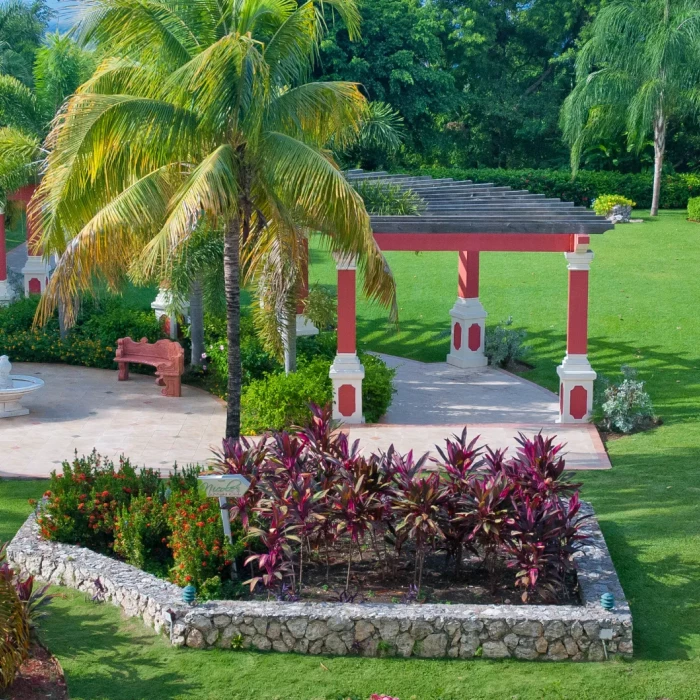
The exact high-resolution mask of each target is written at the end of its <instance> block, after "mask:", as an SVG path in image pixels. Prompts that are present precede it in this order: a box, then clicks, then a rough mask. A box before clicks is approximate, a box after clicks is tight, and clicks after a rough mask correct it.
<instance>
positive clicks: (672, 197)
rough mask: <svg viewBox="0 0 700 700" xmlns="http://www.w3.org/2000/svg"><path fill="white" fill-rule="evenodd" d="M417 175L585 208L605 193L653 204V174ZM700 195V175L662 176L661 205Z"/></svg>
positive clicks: (448, 171)
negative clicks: (489, 186)
mask: <svg viewBox="0 0 700 700" xmlns="http://www.w3.org/2000/svg"><path fill="white" fill-rule="evenodd" d="M414 173H415V174H416V175H431V176H432V177H440V178H441V177H452V178H454V179H455V180H472V181H473V182H491V183H493V184H494V185H498V186H508V187H512V188H513V189H516V190H529V191H530V192H534V193H537V194H544V195H545V196H547V197H559V198H560V199H563V200H564V201H567V202H573V203H574V204H579V205H582V206H585V207H588V206H590V205H591V202H592V201H593V200H594V199H596V198H597V197H600V196H601V195H603V194H605V193H606V192H625V193H626V194H627V196H628V197H629V198H630V199H633V200H634V201H635V202H636V203H637V206H638V207H645V208H646V207H650V206H651V195H652V178H653V175H652V173H642V174H627V173H618V172H614V171H609V170H601V171H593V170H579V172H578V174H577V175H576V179H575V180H572V179H571V171H570V170H548V169H544V168H542V169H522V170H505V169H501V168H470V169H467V168H445V167H428V166H425V167H422V168H419V169H416V170H415V171H414ZM697 196H700V175H698V174H695V173H676V174H673V175H663V176H662V178H661V208H662V209H685V208H686V206H687V204H688V199H689V198H691V197H697Z"/></svg>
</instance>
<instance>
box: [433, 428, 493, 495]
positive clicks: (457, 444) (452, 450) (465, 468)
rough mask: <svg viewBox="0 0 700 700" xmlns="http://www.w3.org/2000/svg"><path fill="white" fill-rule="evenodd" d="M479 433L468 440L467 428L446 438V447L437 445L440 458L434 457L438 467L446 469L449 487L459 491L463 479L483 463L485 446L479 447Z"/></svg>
mask: <svg viewBox="0 0 700 700" xmlns="http://www.w3.org/2000/svg"><path fill="white" fill-rule="evenodd" d="M479 437H480V436H479V435H477V436H476V437H475V438H474V439H473V440H471V441H470V442H467V429H466V427H465V428H464V430H463V431H462V433H461V435H453V436H452V438H447V439H446V440H445V449H444V450H443V449H442V448H441V447H438V446H437V445H436V446H435V449H436V450H437V452H438V454H439V455H440V459H435V458H432V459H431V461H432V462H435V463H436V464H437V465H438V467H439V468H440V469H442V470H444V474H445V477H446V482H447V487H448V488H449V489H452V490H454V491H459V489H460V488H461V484H462V482H463V481H465V480H466V479H468V478H469V477H470V476H472V475H473V474H474V473H475V472H477V471H478V470H479V469H480V467H481V466H482V464H483V459H482V457H481V453H482V451H483V447H477V446H476V443H477V442H478V441H479Z"/></svg>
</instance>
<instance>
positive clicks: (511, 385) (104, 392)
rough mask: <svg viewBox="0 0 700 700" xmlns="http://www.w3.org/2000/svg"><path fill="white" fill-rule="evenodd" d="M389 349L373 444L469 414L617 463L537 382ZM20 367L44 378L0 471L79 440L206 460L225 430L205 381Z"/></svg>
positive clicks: (495, 435) (369, 435) (400, 439)
mask: <svg viewBox="0 0 700 700" xmlns="http://www.w3.org/2000/svg"><path fill="white" fill-rule="evenodd" d="M383 357H384V359H385V360H386V361H387V362H389V363H390V364H391V365H392V366H395V367H396V368H397V377H396V386H397V393H396V395H395V397H394V402H393V404H392V406H391V408H390V410H389V412H388V414H387V416H386V418H385V422H384V423H382V424H378V425H367V426H360V427H357V428H352V429H351V430H350V434H351V436H352V437H353V438H356V437H357V438H360V439H361V440H362V444H363V445H365V446H366V449H371V450H374V449H386V448H387V447H388V446H389V444H390V443H392V442H393V443H394V445H395V446H396V447H397V449H399V450H401V451H408V450H409V449H413V450H414V451H416V452H417V453H421V454H422V453H423V452H426V451H429V450H432V449H433V446H434V445H435V443H442V441H443V440H444V438H445V437H447V436H448V435H450V434H451V433H456V432H461V430H462V428H463V427H464V425H465V424H467V425H468V426H469V433H470V434H471V435H481V437H482V441H483V442H484V443H487V444H489V445H490V446H491V447H494V448H495V447H505V446H508V445H512V444H514V440H513V438H514V436H515V435H517V433H518V431H523V432H525V433H535V432H537V431H539V430H543V431H544V432H545V433H547V434H557V435H559V437H560V439H561V440H562V441H563V442H566V443H567V451H568V456H567V464H568V465H569V466H570V467H571V468H579V469H607V468H610V462H609V461H608V458H607V455H606V454H605V451H604V449H603V446H602V443H601V442H600V438H599V437H598V433H597V431H596V430H595V428H593V427H592V426H567V427H564V426H559V425H556V424H555V420H556V415H557V399H556V397H555V396H554V394H552V393H550V392H548V391H546V390H545V389H543V388H541V387H539V386H537V385H535V384H532V383H531V382H527V381H525V380H522V379H520V378H518V377H515V376H513V375H511V374H508V373H507V372H502V371H500V370H494V369H491V368H489V369H485V370H478V371H473V370H472V371H466V370H458V369H456V368H452V367H449V366H448V365H446V364H442V363H438V364H423V363H420V362H414V361H411V360H403V359H401V358H396V357H389V356H383ZM13 373H15V374H32V375H36V376H38V377H40V378H41V379H43V380H44V382H45V386H44V388H43V389H42V390H40V391H38V392H36V393H34V394H32V395H31V396H29V397H28V398H27V399H25V400H24V404H25V405H26V406H27V408H29V409H30V411H31V413H30V414H29V415H27V416H20V417H16V418H7V419H2V420H0V477H3V476H38V477H44V476H48V475H49V474H50V472H51V471H52V470H54V469H57V468H59V467H60V465H61V461H62V460H63V459H66V458H70V457H71V456H72V454H73V452H74V451H75V450H78V452H79V453H86V452H90V451H91V450H92V449H93V448H96V449H97V451H98V452H100V453H101V454H103V455H105V456H109V457H112V458H114V459H116V458H118V457H119V455H120V454H125V455H127V456H128V457H130V458H131V460H132V462H134V463H135V464H137V465H146V466H148V467H151V468H154V469H161V470H167V469H168V468H170V467H172V465H173V464H174V463H175V462H177V463H178V464H180V465H185V464H188V463H192V462H200V463H203V462H205V461H206V460H207V459H208V458H209V457H210V456H211V447H218V446H219V445H220V441H221V436H222V435H223V434H224V426H225V406H224V404H223V402H221V401H220V400H219V399H217V398H215V397H214V396H212V395H210V394H208V393H206V392H204V391H201V390H199V389H194V388H192V387H188V386H183V387H182V394H183V395H182V398H180V399H171V398H166V397H164V396H161V395H160V389H159V388H157V387H156V386H155V385H154V379H153V377H147V376H143V375H137V374H132V375H131V377H132V378H131V381H128V382H117V372H116V371H109V370H100V369H87V368H84V367H70V366H67V365H46V364H23V363H16V364H15V365H14V366H13Z"/></svg>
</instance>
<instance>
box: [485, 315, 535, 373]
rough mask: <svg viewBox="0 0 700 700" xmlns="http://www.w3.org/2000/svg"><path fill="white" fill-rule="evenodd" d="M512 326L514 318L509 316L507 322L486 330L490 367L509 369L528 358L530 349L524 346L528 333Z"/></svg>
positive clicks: (486, 352) (486, 350)
mask: <svg viewBox="0 0 700 700" xmlns="http://www.w3.org/2000/svg"><path fill="white" fill-rule="evenodd" d="M512 326H513V317H512V316H509V317H508V318H507V319H506V320H505V321H501V322H500V323H498V324H496V325H495V326H493V327H490V326H489V327H487V328H486V336H485V338H484V353H485V354H486V357H487V358H488V360H489V364H490V365H495V366H496V367H503V368H507V367H510V366H512V365H513V364H514V363H515V362H517V361H519V360H523V359H524V358H525V357H526V356H527V354H528V352H529V348H528V347H527V346H526V345H525V344H524V343H525V338H526V337H527V333H526V332H525V331H524V330H516V329H515V328H512Z"/></svg>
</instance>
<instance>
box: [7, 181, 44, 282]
mask: <svg viewBox="0 0 700 700" xmlns="http://www.w3.org/2000/svg"><path fill="white" fill-rule="evenodd" d="M35 190H36V186H35V185H27V186H25V187H22V188H21V189H19V190H17V192H15V193H14V194H13V195H12V198H13V199H17V200H19V201H21V202H24V204H25V207H26V210H25V211H26V224H27V262H25V263H24V267H23V268H22V276H23V277H24V294H25V296H29V295H30V294H43V293H44V290H45V289H46V287H47V286H48V284H49V275H50V274H51V265H50V264H49V261H48V260H45V259H44V251H43V250H42V248H41V244H40V242H39V235H38V231H37V230H36V226H35V222H34V220H33V217H32V216H30V214H29V202H30V200H31V198H32V197H33V196H34V192H35Z"/></svg>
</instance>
